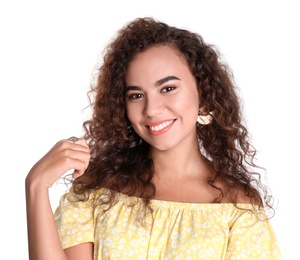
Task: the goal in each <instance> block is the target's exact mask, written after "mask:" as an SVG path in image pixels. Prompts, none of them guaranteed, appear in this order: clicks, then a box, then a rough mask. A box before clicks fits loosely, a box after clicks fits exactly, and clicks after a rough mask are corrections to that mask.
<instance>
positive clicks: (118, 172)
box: [75, 17, 271, 207]
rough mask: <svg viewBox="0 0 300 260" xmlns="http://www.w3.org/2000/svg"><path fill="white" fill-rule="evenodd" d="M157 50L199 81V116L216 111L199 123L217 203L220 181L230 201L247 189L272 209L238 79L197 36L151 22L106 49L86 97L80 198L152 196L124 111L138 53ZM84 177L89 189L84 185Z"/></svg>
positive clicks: (148, 163)
mask: <svg viewBox="0 0 300 260" xmlns="http://www.w3.org/2000/svg"><path fill="white" fill-rule="evenodd" d="M154 45H163V46H170V47H173V48H175V49H176V50H177V51H179V53H180V54H181V55H182V57H184V59H185V60H186V62H187V64H188V65H189V67H190V70H191V71H192V73H193V75H194V77H195V79H196V82H197V88H198V92H199V97H200V104H201V105H202V107H201V110H202V111H203V112H204V114H207V113H209V112H210V111H213V121H212V123H211V124H209V125H200V124H197V133H198V138H199V140H200V146H201V147H202V149H203V150H205V154H206V156H207V158H208V161H209V164H210V166H211V167H212V168H213V170H214V172H215V175H214V176H212V177H211V178H210V179H209V180H208V182H209V184H210V185H211V186H212V187H213V188H215V189H217V190H219V192H220V196H219V197H218V198H217V199H216V202H221V201H222V199H223V198H224V196H228V192H226V191H225V190H223V189H221V188H220V187H219V186H218V185H217V184H216V183H217V180H221V181H222V183H225V184H226V187H229V190H235V191H236V192H235V193H232V194H231V196H230V197H231V198H232V201H233V202H235V201H234V200H235V199H234V198H236V195H237V193H238V190H242V191H243V192H244V193H245V194H246V196H248V197H249V198H250V200H251V202H252V203H253V204H259V205H266V206H269V207H271V205H270V198H271V196H270V195H269V192H268V191H267V188H266V187H265V186H264V185H263V184H262V182H261V180H260V179H261V175H260V173H259V172H258V171H257V169H258V167H257V166H256V165H255V163H254V158H255V155H256V150H255V148H254V147H253V146H252V145H251V144H250V141H249V136H248V131H247V129H246V127H245V126H244V125H243V123H242V114H241V109H240V99H239V98H238V95H237V93H236V88H235V85H234V80H233V75H232V73H231V71H230V69H229V67H228V66H227V65H226V64H225V63H224V62H223V61H222V60H221V58H220V53H219V52H218V50H217V48H216V47H215V46H213V45H210V44H207V43H205V42H204V40H203V38H202V37H201V36H200V35H199V34H196V33H193V32H190V31H188V30H185V29H179V28H176V27H171V26H169V25H167V24H165V23H163V22H159V21H156V20H154V19H153V18H149V17H146V18H138V19H135V20H133V21H132V22H130V23H128V24H127V25H126V26H124V27H123V28H122V29H121V30H120V31H119V32H118V34H117V37H116V38H114V39H113V40H112V42H111V43H110V44H109V45H108V46H107V48H106V49H105V52H104V55H103V63H102V65H101V66H100V68H99V71H98V78H97V80H96V82H95V84H94V85H92V88H91V91H90V92H89V93H90V95H91V97H92V99H91V106H92V108H93V115H92V118H91V119H90V120H88V121H85V122H84V124H83V126H84V129H85V136H84V137H85V139H87V140H88V141H89V146H90V150H91V160H90V164H89V167H88V169H87V170H86V173H85V175H84V176H83V178H79V179H78V180H76V181H75V184H76V185H75V187H76V191H77V192H80V193H82V192H84V191H86V190H89V189H97V188H100V187H107V188H110V189H111V190H114V191H117V192H120V191H122V192H123V193H126V194H128V195H137V194H138V196H140V197H143V198H145V199H146V200H149V199H151V198H152V197H153V195H154V194H155V185H154V184H153V183H152V182H151V181H152V178H153V174H154V170H153V162H152V160H151V158H150V157H149V153H148V151H149V145H148V144H147V143H146V142H145V141H144V140H142V139H141V138H140V137H139V136H138V135H137V134H136V133H135V132H134V130H133V129H132V128H131V127H130V121H129V120H128V118H127V115H126V104H125V90H126V82H125V76H126V72H127V69H128V66H129V63H130V61H131V60H132V59H133V58H134V57H135V55H136V54H138V53H140V52H142V51H144V50H146V49H147V48H149V47H151V46H154ZM255 169H256V170H255ZM86 176H87V177H88V180H89V181H88V182H86V181H83V179H84V178H85V177H86ZM82 184H84V185H82Z"/></svg>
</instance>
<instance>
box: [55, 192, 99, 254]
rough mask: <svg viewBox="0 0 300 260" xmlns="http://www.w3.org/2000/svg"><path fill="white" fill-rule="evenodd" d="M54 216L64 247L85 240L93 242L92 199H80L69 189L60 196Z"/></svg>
mask: <svg viewBox="0 0 300 260" xmlns="http://www.w3.org/2000/svg"><path fill="white" fill-rule="evenodd" d="M54 217H55V221H56V225H57V230H58V234H59V237H60V241H61V244H62V247H63V248H64V249H65V248H68V247H71V246H75V245H78V244H81V243H85V242H94V207H93V200H92V199H88V200H87V201H80V200H78V198H76V197H75V196H74V194H72V192H71V191H70V192H69V193H66V194H64V195H63V196H62V197H61V198H60V202H59V206H58V207H57V209H56V210H55V212H54Z"/></svg>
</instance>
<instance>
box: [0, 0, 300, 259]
mask: <svg viewBox="0 0 300 260" xmlns="http://www.w3.org/2000/svg"><path fill="white" fill-rule="evenodd" d="M296 2H297V1H294V2H293V1H288V0H282V1H263V0H257V1H253V0H251V1H250V0H249V1H239V0H236V1H233V0H226V1H222V0H220V1H211V0H210V1H199V0H198V1H188V0H185V1H176V0H172V1H166V0H160V1H155V0H152V1H129V0H128V1H113V0H109V1H105V2H104V1H100V0H99V1H89V0H85V1H76V0H73V1H64V0H60V1H54V0H52V1H35V2H34V1H21V0H20V1H8V0H7V1H1V2H0V29H1V30H0V34H1V39H0V88H1V95H0V113H1V128H0V131H1V157H0V159H1V177H0V181H1V189H0V192H1V196H0V198H1V204H0V205H1V213H0V218H1V219H0V223H1V237H2V240H1V241H2V242H1V244H0V248H1V255H2V256H5V259H28V256H27V233H26V232H27V230H26V212H25V196H24V180H25V177H26V175H27V173H28V171H29V170H30V168H31V166H32V165H33V164H34V163H35V162H36V161H37V160H38V159H39V158H40V157H41V156H43V155H44V153H46V152H47V151H48V149H50V148H51V147H52V146H53V145H54V143H55V142H56V141H58V140H60V139H63V138H68V137H69V136H72V135H81V134H82V133H83V131H82V127H81V126H82V122H83V121H84V120H85V119H86V118H87V117H88V116H89V113H90V111H89V110H83V109H84V108H85V107H86V105H87V104H88V100H87V97H86V92H87V90H88V88H89V84H90V82H91V80H92V75H93V70H94V67H95V65H96V63H97V61H98V60H99V58H100V57H101V56H100V54H101V52H102V49H103V47H104V46H105V45H106V43H107V42H108V41H109V40H110V39H111V37H112V36H114V35H115V33H116V31H117V30H118V29H119V28H120V27H122V26H123V25H124V24H125V23H127V22H128V21H130V20H132V19H134V18H136V17H140V16H152V17H155V18H158V19H159V20H161V21H164V22H167V23H169V24H170V25H174V26H177V27H185V28H187V29H190V30H193V31H196V32H198V33H200V34H201V35H202V36H203V37H204V39H205V40H206V41H207V42H209V43H213V44H215V45H217V46H218V48H219V49H220V50H221V52H222V53H223V58H224V59H225V60H226V61H227V62H228V63H229V65H230V66H231V68H232V70H233V72H234V75H235V79H236V83H237V85H238V87H239V89H240V93H241V95H242V97H243V100H244V103H243V106H244V111H245V115H246V118H247V120H248V121H247V125H248V127H249V130H250V132H251V133H252V139H253V143H254V146H255V147H256V148H257V150H258V151H259V153H258V160H259V163H260V164H261V165H262V166H264V167H266V168H267V170H268V171H267V178H268V182H269V186H270V187H271V189H272V190H273V195H274V197H275V203H276V204H275V207H276V210H277V213H276V215H275V217H274V218H273V219H272V220H271V221H272V224H273V227H274V229H275V231H276V234H277V237H278V240H279V243H280V246H281V251H282V253H283V256H284V259H295V256H297V255H298V252H299V235H300V229H299V217H298V215H297V213H296V212H297V211H298V209H297V208H298V204H299V203H298V199H297V197H299V196H297V195H298V191H299V189H298V186H299V174H300V171H299V164H298V162H299V158H298V157H299V151H298V149H299V144H300V143H299V123H298V120H299V115H298V114H299V112H300V109H299V100H298V99H299V94H298V93H299V92H298V91H297V89H299V87H300V80H299V58H300V53H299V46H300V41H299V24H300V16H299V7H298V6H297V5H296ZM64 190H65V187H64V186H62V185H55V186H54V187H53V188H52V189H51V201H52V203H53V207H56V205H57V202H58V198H59V196H60V195H61V194H62V192H64ZM297 241H298V242H297Z"/></svg>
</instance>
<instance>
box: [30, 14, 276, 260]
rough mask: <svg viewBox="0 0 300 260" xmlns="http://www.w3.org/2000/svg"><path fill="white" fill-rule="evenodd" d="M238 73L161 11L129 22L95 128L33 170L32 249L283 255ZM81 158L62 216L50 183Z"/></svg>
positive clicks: (53, 253)
mask: <svg viewBox="0 0 300 260" xmlns="http://www.w3.org/2000/svg"><path fill="white" fill-rule="evenodd" d="M233 82H234V81H233V78H232V75H231V73H230V70H229V68H228V67H227V66H226V64H224V63H223V62H222V61H221V60H220V58H219V55H218V51H217V50H216V49H215V48H214V47H213V46H212V45H209V44H207V43H205V42H204V40H203V38H202V37H201V36H200V35H198V34H196V33H192V32H189V31H188V30H183V29H180V28H175V27H172V26H169V25H167V24H165V23H162V22H159V21H156V20H154V19H151V18H139V19H136V20H134V21H132V22H130V23H128V24H127V25H126V26H125V27H124V28H122V29H121V30H120V31H119V33H118V35H117V37H116V38H115V39H114V40H113V41H112V42H111V43H110V44H109V45H108V46H107V48H106V49H105V51H104V59H103V64H102V65H101V67H100V68H99V74H98V80H97V82H96V84H95V85H94V86H93V87H92V89H91V91H90V95H91V100H93V102H92V104H91V106H92V108H93V115H92V118H91V119H90V120H88V121H86V122H84V125H83V126H84V129H85V135H84V137H83V138H79V139H76V140H75V138H72V140H70V139H66V140H61V141H59V142H58V143H57V144H56V145H55V146H54V147H53V148H52V149H51V150H50V151H49V152H48V153H47V154H46V155H45V156H44V157H43V158H42V159H41V160H40V161H39V162H37V163H36V165H34V166H33V168H32V169H31V171H30V172H29V174H28V176H27V178H26V195H27V212H28V236H29V249H30V259H44V258H46V257H48V258H50V259H81V260H82V259H150V258H151V259H175V258H179V259H241V258H242V259H281V254H280V250H279V247H278V244H277V240H276V236H275V234H274V231H273V229H272V226H271V225H270V222H269V218H268V214H267V213H268V210H272V205H271V204H270V199H271V196H270V195H269V193H268V189H267V188H266V187H264V185H262V183H260V178H259V177H260V175H259V173H258V167H257V166H256V165H255V164H254V163H253V160H254V159H255V154H256V150H255V149H254V148H253V147H252V146H251V144H250V141H249V138H248V131H247V129H246V127H245V126H244V125H243V122H242V120H241V118H242V114H241V110H240V105H239V98H238V96H237V94H236V90H235V86H234V84H233ZM70 169H75V171H74V174H73V177H74V179H73V180H72V187H71V189H70V190H69V191H68V192H67V193H66V194H64V195H63V196H62V198H61V200H60V205H59V206H58V208H57V209H56V211H55V214H54V216H53V214H52V211H51V207H50V203H49V194H48V189H49V187H50V186H51V185H52V184H53V183H54V182H55V181H56V180H57V179H58V178H59V177H60V176H62V175H63V174H64V173H65V172H66V171H68V170H70ZM45 245H47V246H45Z"/></svg>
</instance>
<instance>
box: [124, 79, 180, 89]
mask: <svg viewBox="0 0 300 260" xmlns="http://www.w3.org/2000/svg"><path fill="white" fill-rule="evenodd" d="M170 80H180V79H179V78H177V77H176V76H167V77H164V78H162V79H159V80H157V81H156V82H155V84H154V85H155V86H156V87H158V86H160V85H162V84H164V83H166V82H168V81H170ZM130 90H141V88H140V87H138V86H127V87H126V91H130Z"/></svg>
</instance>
